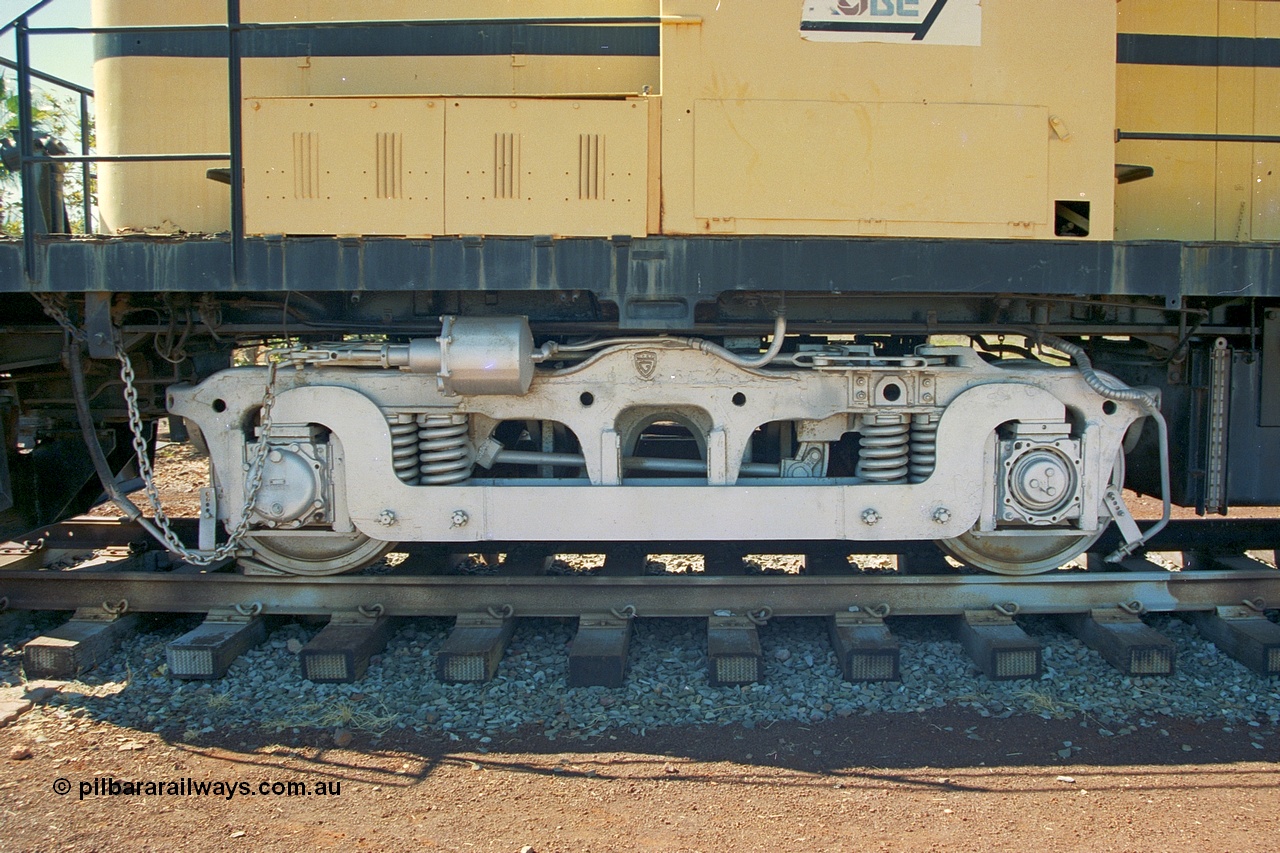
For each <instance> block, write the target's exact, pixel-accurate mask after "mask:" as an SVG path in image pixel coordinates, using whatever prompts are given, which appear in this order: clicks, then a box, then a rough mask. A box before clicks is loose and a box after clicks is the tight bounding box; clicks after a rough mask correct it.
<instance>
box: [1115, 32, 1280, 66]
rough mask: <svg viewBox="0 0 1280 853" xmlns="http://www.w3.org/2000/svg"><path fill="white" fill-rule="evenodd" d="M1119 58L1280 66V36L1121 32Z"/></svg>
mask: <svg viewBox="0 0 1280 853" xmlns="http://www.w3.org/2000/svg"><path fill="white" fill-rule="evenodd" d="M1116 61H1117V62H1120V63H1121V64H1125V65H1188V66H1199V67H1218V66H1222V67H1227V68H1280V39H1250V38H1237V37H1228V36H1165V35H1153V34H1148V33H1120V35H1119V36H1118V37H1117V40H1116Z"/></svg>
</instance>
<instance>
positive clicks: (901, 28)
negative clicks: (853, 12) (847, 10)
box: [800, 21, 920, 34]
mask: <svg viewBox="0 0 1280 853" xmlns="http://www.w3.org/2000/svg"><path fill="white" fill-rule="evenodd" d="M919 29H920V25H919V24H888V23H876V22H872V21H801V22H800V31H801V32H819V33H821V32H827V33H910V34H914V33H915V32H916V31H917V30H919Z"/></svg>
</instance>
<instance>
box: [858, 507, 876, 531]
mask: <svg viewBox="0 0 1280 853" xmlns="http://www.w3.org/2000/svg"><path fill="white" fill-rule="evenodd" d="M879 521H880V513H878V512H876V511H875V510H874V509H865V510H863V511H862V523H863V524H865V525H867V526H868V527H871V526H873V525H875V524H876V523H877V522H879Z"/></svg>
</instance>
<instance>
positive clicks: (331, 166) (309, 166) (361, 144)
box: [244, 98, 444, 236]
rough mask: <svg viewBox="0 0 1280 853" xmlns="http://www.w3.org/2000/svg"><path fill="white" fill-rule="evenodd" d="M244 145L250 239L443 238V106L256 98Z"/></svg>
mask: <svg viewBox="0 0 1280 853" xmlns="http://www.w3.org/2000/svg"><path fill="white" fill-rule="evenodd" d="M244 138H245V142H246V145H245V154H244V172H245V230H246V231H247V232H248V233H251V234H263V233H273V234H275V233H281V234H347V233H357V234H409V235H418V236H427V235H432V234H440V233H442V232H443V231H444V103H443V102H442V101H438V100H435V99H428V98H250V99H248V100H247V101H246V102H245V110H244ZM353 224H358V228H357V229H354V230H348V229H350V228H351V226H352V225H353Z"/></svg>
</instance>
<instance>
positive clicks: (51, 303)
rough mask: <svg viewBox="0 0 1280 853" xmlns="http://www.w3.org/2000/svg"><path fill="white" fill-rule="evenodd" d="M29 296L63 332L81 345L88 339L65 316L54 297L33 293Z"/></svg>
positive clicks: (84, 332) (82, 330) (85, 333)
mask: <svg viewBox="0 0 1280 853" xmlns="http://www.w3.org/2000/svg"><path fill="white" fill-rule="evenodd" d="M31 295H32V297H34V298H35V300H36V302H39V303H40V307H41V308H43V309H44V313H46V314H48V315H49V316H50V317H52V318H53V320H54V322H56V323H57V324H58V325H59V326H61V327H62V330H63V331H64V332H66V333H67V334H68V335H70V336H71V337H73V338H75V339H76V340H77V341H80V342H81V343H83V342H84V341H87V340H88V339H89V334H88V333H87V332H86V331H85V330H84V329H81V328H80V327H79V326H77V325H76V324H75V323H73V322H72V321H71V317H70V316H68V315H67V312H66V311H64V310H62V306H61V305H59V304H58V301H57V300H56V299H54V297H52V296H50V295H48V294H46V293H33V294H31Z"/></svg>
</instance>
